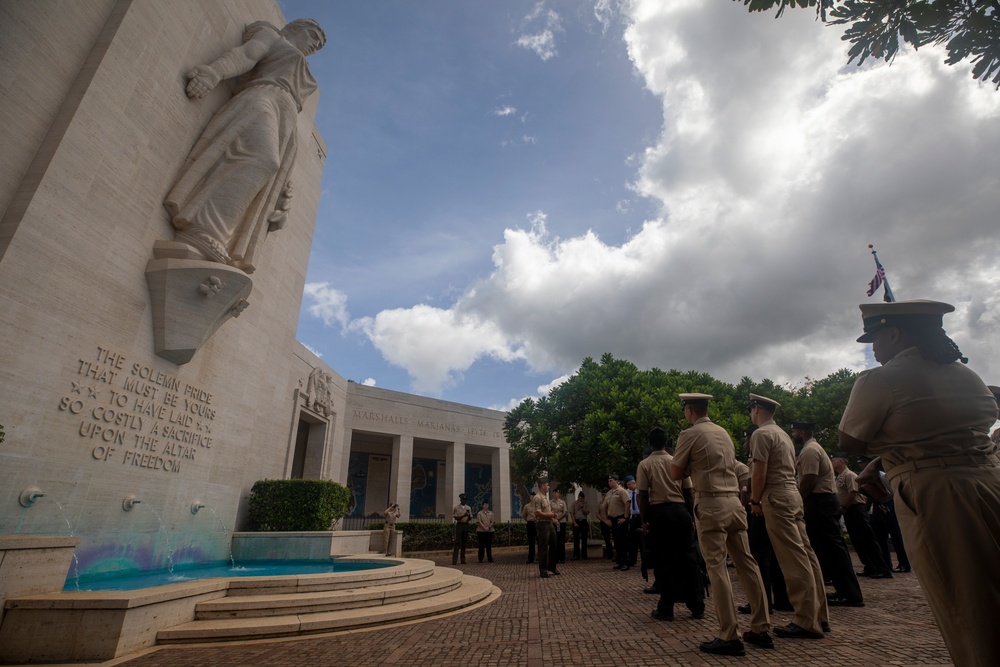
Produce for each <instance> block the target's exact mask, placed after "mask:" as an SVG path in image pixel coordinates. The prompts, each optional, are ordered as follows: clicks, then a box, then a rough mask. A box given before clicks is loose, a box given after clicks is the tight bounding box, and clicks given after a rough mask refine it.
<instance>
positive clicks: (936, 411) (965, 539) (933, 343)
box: [840, 301, 1000, 667]
mask: <svg viewBox="0 0 1000 667" xmlns="http://www.w3.org/2000/svg"><path fill="white" fill-rule="evenodd" d="M953 310H954V308H953V307H952V306H950V305H948V304H946V303H940V302H937V301H897V302H893V303H878V304H875V303H873V304H863V305H862V306H861V315H862V318H863V321H864V331H865V332H864V335H862V336H861V337H860V338H858V342H859V343H872V351H873V352H874V355H875V360H876V361H878V362H879V363H880V364H881V368H874V369H871V370H867V371H863V372H862V373H861V374H860V375H859V376H858V379H857V381H856V382H855V384H854V389H853V390H852V391H851V398H850V400H849V401H848V403H847V408H846V410H845V411H844V416H843V418H842V419H841V422H840V448H841V449H843V450H845V451H847V452H849V453H852V454H868V455H870V456H878V457H881V466H882V468H883V469H884V470H885V472H886V475H887V477H888V478H889V482H890V484H891V485H892V489H893V492H894V494H895V502H896V514H897V516H898V518H899V525H900V528H901V529H902V531H903V539H904V541H905V543H906V550H907V553H908V555H909V557H910V562H911V563H912V564H913V569H914V571H915V572H916V575H917V579H918V580H919V581H920V588H921V589H922V590H923V591H924V594H925V595H926V596H927V601H928V603H929V604H930V607H931V610H932V611H933V612H934V617H935V619H936V620H937V623H938V627H939V628H940V629H941V634H942V635H944V640H945V644H946V645H947V646H948V651H949V653H951V657H952V660H953V661H954V662H955V665H956V666H957V667H986V666H987V665H989V666H996V665H1000V632H997V619H998V618H1000V567H998V566H997V564H998V563H1000V462H998V460H997V456H996V445H994V444H993V443H992V442H990V437H989V429H990V428H991V427H992V426H993V423H994V421H995V420H996V417H997V402H996V399H995V398H994V397H993V394H992V393H991V392H990V390H989V389H988V388H987V387H986V385H985V384H984V383H983V381H982V380H981V379H980V378H979V376H978V375H976V373H975V372H973V371H972V370H970V369H969V368H967V367H966V366H965V365H964V362H965V361H966V359H965V358H964V357H962V353H961V352H960V351H959V349H958V347H957V346H956V345H955V344H954V342H953V341H952V340H951V339H950V338H948V336H947V335H946V334H945V332H944V329H942V320H943V315H944V314H945V313H950V312H952V311H953ZM958 360H961V361H962V362H963V363H956V362H957V361H958Z"/></svg>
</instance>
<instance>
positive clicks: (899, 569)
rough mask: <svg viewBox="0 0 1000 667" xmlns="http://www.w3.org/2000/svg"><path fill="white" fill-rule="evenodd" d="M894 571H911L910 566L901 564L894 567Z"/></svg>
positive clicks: (902, 572)
mask: <svg viewBox="0 0 1000 667" xmlns="http://www.w3.org/2000/svg"><path fill="white" fill-rule="evenodd" d="M892 571H893V572H899V573H900V574H906V573H907V572H910V568H908V567H903V566H902V565H899V566H897V567H894V568H892Z"/></svg>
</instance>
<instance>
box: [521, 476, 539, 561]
mask: <svg viewBox="0 0 1000 667" xmlns="http://www.w3.org/2000/svg"><path fill="white" fill-rule="evenodd" d="M534 499H535V494H534V493H529V494H528V502H526V503H525V504H524V507H522V508H521V518H522V519H524V527H525V531H526V532H527V534H528V565H531V564H532V563H534V562H535V543H536V542H537V541H538V530H537V527H536V526H537V523H536V522H535V507H534V505H533V504H532V501H533V500H534Z"/></svg>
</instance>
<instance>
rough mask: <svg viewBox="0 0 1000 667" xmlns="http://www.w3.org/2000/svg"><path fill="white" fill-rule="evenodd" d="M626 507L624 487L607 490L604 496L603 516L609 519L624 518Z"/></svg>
mask: <svg viewBox="0 0 1000 667" xmlns="http://www.w3.org/2000/svg"><path fill="white" fill-rule="evenodd" d="M628 506H629V497H628V491H627V490H626V489H625V487H624V486H619V487H618V488H617V489H609V490H608V493H607V495H606V496H604V515H605V516H606V517H608V518H609V519H611V518H614V517H618V516H625V512H626V511H627V510H628Z"/></svg>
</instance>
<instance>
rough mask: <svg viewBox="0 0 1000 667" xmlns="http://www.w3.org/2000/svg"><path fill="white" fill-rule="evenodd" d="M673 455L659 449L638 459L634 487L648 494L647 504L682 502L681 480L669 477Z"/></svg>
mask: <svg viewBox="0 0 1000 667" xmlns="http://www.w3.org/2000/svg"><path fill="white" fill-rule="evenodd" d="M673 460H674V457H673V456H671V455H670V453H668V452H666V451H664V450H662V449H659V450H655V451H653V452H651V453H650V455H649V456H647V457H646V458H644V459H643V460H642V461H639V467H638V468H636V471H635V488H636V490H637V491H645V492H647V493H648V494H649V504H650V505H659V504H661V503H682V502H684V494H683V493H682V491H681V488H682V486H681V481H680V480H677V481H674V480H673V479H671V478H670V466H671V463H672V462H673Z"/></svg>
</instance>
